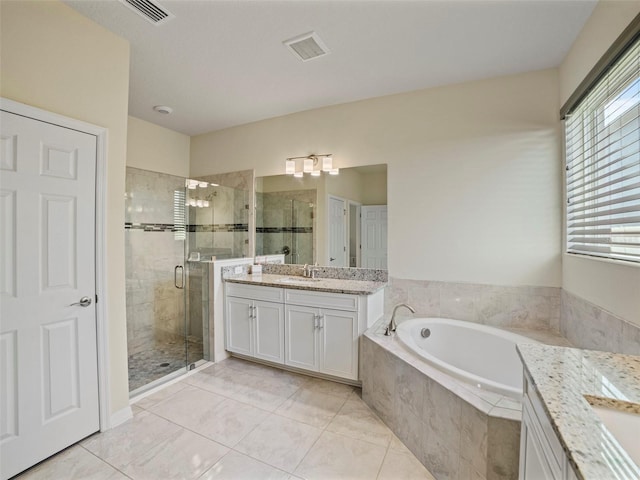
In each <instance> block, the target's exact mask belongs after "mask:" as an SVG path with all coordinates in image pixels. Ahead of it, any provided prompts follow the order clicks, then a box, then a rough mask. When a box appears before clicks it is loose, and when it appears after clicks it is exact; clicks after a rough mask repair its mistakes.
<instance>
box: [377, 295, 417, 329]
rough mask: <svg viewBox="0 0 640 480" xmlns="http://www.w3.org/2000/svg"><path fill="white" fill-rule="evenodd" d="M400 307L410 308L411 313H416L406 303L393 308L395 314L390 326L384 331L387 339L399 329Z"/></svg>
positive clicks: (392, 315)
mask: <svg viewBox="0 0 640 480" xmlns="http://www.w3.org/2000/svg"><path fill="white" fill-rule="evenodd" d="M400 307H405V308H408V309H409V310H410V311H411V313H416V311H415V310H414V309H413V307H411V306H409V305H407V304H406V303H399V304H398V305H396V306H395V307H393V313H392V314H391V321H390V322H389V325H387V328H385V330H384V334H385V335H386V336H387V337H388V336H389V335H391V333H392V332H395V331H396V328H397V327H398V324H397V323H396V312H397V311H398V309H399V308H400Z"/></svg>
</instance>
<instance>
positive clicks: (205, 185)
mask: <svg viewBox="0 0 640 480" xmlns="http://www.w3.org/2000/svg"><path fill="white" fill-rule="evenodd" d="M207 185H209V184H208V183H207V182H200V183H198V186H199V187H200V188H207Z"/></svg>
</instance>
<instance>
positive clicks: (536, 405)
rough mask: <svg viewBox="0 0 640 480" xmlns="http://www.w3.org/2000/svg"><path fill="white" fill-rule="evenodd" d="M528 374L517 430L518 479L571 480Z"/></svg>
mask: <svg viewBox="0 0 640 480" xmlns="http://www.w3.org/2000/svg"><path fill="white" fill-rule="evenodd" d="M576 478H577V477H576V475H575V473H574V472H573V469H572V468H571V465H570V464H569V460H568V458H567V456H566V454H565V452H564V450H563V448H562V445H561V444H560V441H559V440H558V437H557V436H556V434H555V432H554V430H553V428H552V426H551V423H550V421H549V419H548V418H547V415H546V413H545V410H544V407H543V405H542V400H541V399H540V397H539V396H538V393H537V390H536V387H535V385H534V384H533V382H532V380H531V378H530V377H529V376H528V375H526V374H525V378H524V395H523V397H522V427H521V431H520V474H519V479H520V480H575V479H576Z"/></svg>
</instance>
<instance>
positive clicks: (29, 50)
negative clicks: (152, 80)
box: [0, 1, 129, 412]
mask: <svg viewBox="0 0 640 480" xmlns="http://www.w3.org/2000/svg"><path fill="white" fill-rule="evenodd" d="M0 8H1V14H0V17H1V19H0V21H1V22H2V23H1V25H0V31H1V33H0V34H1V38H0V44H1V45H2V69H1V72H0V95H2V96H3V97H6V98H9V99H11V100H15V101H17V102H21V103H26V104H28V105H32V106H35V107H38V108H42V109H44V110H49V111H51V112H55V113H58V114H61V115H66V116H67V117H71V118H76V119H79V120H83V121H85V122H89V123H93V124H95V125H99V126H101V127H106V128H108V129H109V135H108V145H107V162H106V168H107V189H108V191H107V219H106V221H107V228H106V237H107V238H106V255H107V258H108V268H107V298H106V302H107V304H108V315H109V318H108V319H107V324H108V333H109V358H110V377H111V378H110V382H111V409H112V412H116V411H118V410H120V409H122V408H125V407H127V406H128V405H129V388H128V384H127V381H128V380H127V372H128V370H127V340H126V334H127V330H126V323H125V317H126V313H125V272H124V183H125V160H126V149H127V109H128V101H129V44H128V42H127V41H125V40H124V39H122V38H120V37H118V36H117V35H114V34H113V33H111V32H109V31H107V30H106V29H104V28H102V27H100V26H99V25H97V24H96V23H93V22H92V21H91V20H89V19H87V18H86V17H84V16H82V15H80V14H79V13H77V12H76V11H75V10H73V9H72V8H70V7H68V6H66V5H64V4H63V3H60V2H57V1H29V2H24V1H2V2H0Z"/></svg>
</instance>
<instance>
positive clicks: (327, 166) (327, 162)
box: [322, 155, 333, 172]
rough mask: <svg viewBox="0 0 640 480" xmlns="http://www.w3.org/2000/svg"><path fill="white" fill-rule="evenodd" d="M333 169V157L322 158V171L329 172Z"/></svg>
mask: <svg viewBox="0 0 640 480" xmlns="http://www.w3.org/2000/svg"><path fill="white" fill-rule="evenodd" d="M332 169H333V159H332V158H331V155H327V156H326V157H322V171H323V172H329V171H331V170H332Z"/></svg>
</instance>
